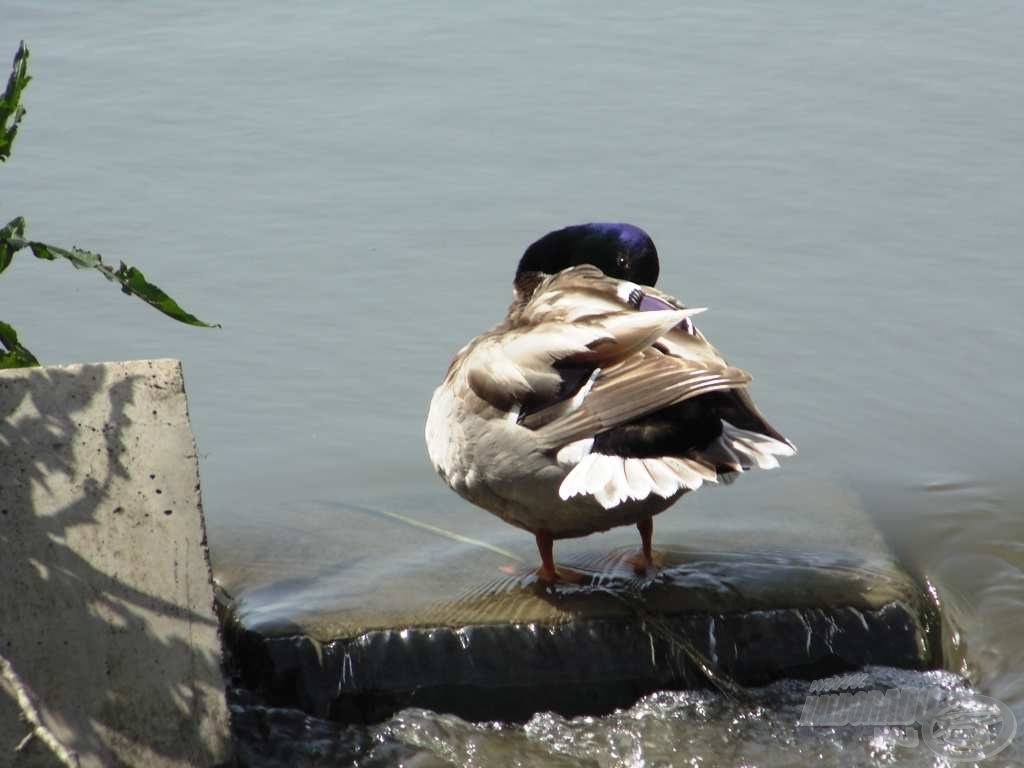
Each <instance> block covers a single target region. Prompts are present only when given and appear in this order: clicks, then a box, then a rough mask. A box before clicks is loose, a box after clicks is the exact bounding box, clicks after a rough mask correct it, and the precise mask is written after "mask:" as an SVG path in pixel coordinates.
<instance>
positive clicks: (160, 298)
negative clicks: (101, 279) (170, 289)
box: [114, 261, 220, 328]
mask: <svg viewBox="0 0 1024 768" xmlns="http://www.w3.org/2000/svg"><path fill="white" fill-rule="evenodd" d="M114 274H115V275H116V277H117V279H118V280H119V281H120V282H121V290H123V291H124V292H125V293H132V294H135V295H136V296H138V297H139V298H140V299H142V300H143V301H144V302H146V303H147V304H149V305H150V306H151V307H156V309H157V310H159V311H160V312H163V313H164V314H165V315H167V316H168V317H172V318H174V319H175V320H177V321H178V322H179V323H187V324H188V325H198V326H200V327H201V328H220V326H219V325H217V324H216V323H204V322H203V321H202V320H200V319H199V318H198V317H196V316H195V315H193V314H190V313H188V312H186V311H185V310H184V309H182V308H181V307H180V306H178V302H176V301H175V300H174V299H172V298H171V297H170V296H168V295H167V294H166V293H164V292H163V291H161V290H160V289H159V288H157V287H156V286H155V285H153V284H152V283H150V282H149V281H147V280H146V276H145V275H144V274H142V272H140V271H139V270H137V269H136V268H135V267H129V266H128V265H127V264H125V263H124V262H123V261H122V262H121V266H120V267H119V268H118V270H117V272H116V273H114Z"/></svg>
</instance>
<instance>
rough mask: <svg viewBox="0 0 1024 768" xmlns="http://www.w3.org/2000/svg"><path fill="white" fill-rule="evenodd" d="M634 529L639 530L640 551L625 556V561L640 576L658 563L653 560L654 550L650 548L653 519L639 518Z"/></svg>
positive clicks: (652, 537) (652, 535) (652, 538)
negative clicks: (636, 553)
mask: <svg viewBox="0 0 1024 768" xmlns="http://www.w3.org/2000/svg"><path fill="white" fill-rule="evenodd" d="M636 529H637V530H638V531H640V546H641V551H640V554H638V555H633V556H631V557H628V558H626V562H627V563H629V564H630V565H632V566H633V571H634V572H635V573H636V574H637V575H638V576H642V575H643V574H645V573H647V571H648V569H649V568H652V567H656V566H657V565H658V564H659V563H658V562H656V561H655V559H654V550H653V549H652V548H651V544H652V542H653V541H654V520H652V519H651V518H649V517H648V518H647V519H645V520H641V521H640V522H639V523H637V524H636Z"/></svg>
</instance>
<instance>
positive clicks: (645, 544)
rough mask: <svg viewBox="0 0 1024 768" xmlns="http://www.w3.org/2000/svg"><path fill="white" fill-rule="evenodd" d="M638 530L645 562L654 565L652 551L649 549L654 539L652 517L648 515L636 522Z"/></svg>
mask: <svg viewBox="0 0 1024 768" xmlns="http://www.w3.org/2000/svg"><path fill="white" fill-rule="evenodd" d="M636 529H637V530H638V531H640V546H641V547H642V548H643V552H644V561H645V564H646V565H648V566H650V565H654V553H653V552H652V550H651V543H652V542H653V541H654V518H653V517H648V518H646V519H644V520H641V521H640V522H639V523H637V524H636Z"/></svg>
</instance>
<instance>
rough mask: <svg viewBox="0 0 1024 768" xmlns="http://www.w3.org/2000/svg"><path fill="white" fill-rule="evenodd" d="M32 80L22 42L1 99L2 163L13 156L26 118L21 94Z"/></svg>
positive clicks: (15, 55)
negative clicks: (19, 126) (22, 121)
mask: <svg viewBox="0 0 1024 768" xmlns="http://www.w3.org/2000/svg"><path fill="white" fill-rule="evenodd" d="M31 79H32V78H31V77H30V76H29V74H28V47H26V45H25V41H24V40H22V42H21V45H19V46H18V52H17V53H15V54H14V65H13V66H12V68H11V76H10V77H9V78H8V79H7V87H6V88H5V89H4V94H3V97H0V162H2V161H5V160H7V158H8V157H10V156H11V147H12V146H13V145H14V137H15V136H17V135H18V123H20V122H21V118H23V117H24V116H25V107H23V106H22V105H21V92H22V91H24V90H25V86H27V85H28V83H29V81H30V80H31Z"/></svg>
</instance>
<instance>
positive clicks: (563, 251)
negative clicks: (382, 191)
mask: <svg viewBox="0 0 1024 768" xmlns="http://www.w3.org/2000/svg"><path fill="white" fill-rule="evenodd" d="M658 271H659V262H658V252H657V249H656V248H655V246H654V242H653V241H652V240H651V238H650V237H649V236H648V235H647V233H646V232H644V231H643V230H642V229H640V228H639V227H635V226H632V225H630V224H605V223H593V224H581V225H577V226H571V227H566V228H565V229H560V230H557V231H555V232H551V233H549V234H548V235H545V236H544V237H542V238H541V239H540V240H537V241H536V242H535V243H533V244H532V245H530V247H529V248H527V249H526V252H525V253H524V254H523V256H522V258H521V259H520V261H519V266H518V269H517V270H516V275H515V282H514V289H513V300H512V304H511V306H510V307H509V309H508V314H507V315H506V316H505V319H504V320H502V321H501V323H499V324H498V325H497V326H496V327H495V328H494V329H492V330H490V331H487V332H486V333H483V334H481V335H480V336H478V337H477V338H475V339H474V340H473V341H471V342H470V343H469V344H467V345H466V346H465V347H463V348H462V349H461V350H460V351H459V353H458V354H457V355H456V356H455V359H454V360H453V361H452V363H451V366H450V367H449V368H448V372H447V374H446V375H445V377H444V380H443V381H442V382H441V385H440V386H439V387H438V388H437V389H436V390H435V392H434V395H433V398H432V399H431V402H430V410H429V413H428V415H427V423H426V441H427V452H428V454H429V456H430V461H431V462H432V464H433V465H434V468H435V469H436V470H437V472H438V473H439V474H440V476H441V477H442V478H443V479H444V481H445V482H446V483H447V484H448V485H449V486H450V487H451V488H452V489H453V490H454V491H455V492H456V493H458V494H459V495H460V496H462V497H463V498H465V499H467V500H469V501H470V502H472V503H473V504H476V505H478V506H480V507H482V508H484V509H486V510H487V511H489V512H492V513H493V514H495V515H497V516H498V517H500V518H501V519H502V520H505V521H506V522H508V523H511V524H512V525H515V526H518V527H520V528H523V529H525V530H527V531H529V532H531V533H532V534H533V535H534V536H535V537H536V542H537V548H538V550H539V552H540V559H541V567H540V569H539V570H538V572H537V575H538V577H539V578H540V579H541V580H542V581H545V582H554V581H556V580H558V579H559V578H560V575H559V572H558V571H557V570H556V569H555V562H554V557H553V542H554V541H555V540H556V539H563V538H572V537H577V536H586V535H588V534H591V533H595V532H598V531H606V530H608V529H610V528H613V527H616V526H623V525H636V526H637V528H638V529H639V532H640V538H641V552H640V554H639V556H638V558H637V560H636V565H637V567H638V569H647V568H649V567H652V566H653V564H654V555H653V552H652V548H651V547H652V539H653V530H654V526H653V522H652V518H653V516H654V515H656V514H658V513H660V512H663V511H664V510H665V509H667V508H668V507H670V506H671V505H672V504H673V503H674V502H675V501H676V500H677V499H678V498H679V497H680V496H682V495H683V494H685V493H688V492H690V491H695V490H697V489H698V488H700V487H701V486H702V485H704V484H705V483H718V482H722V481H729V480H731V479H732V478H734V477H735V476H736V475H737V474H738V473H740V472H744V471H746V470H748V469H751V468H753V467H759V468H762V469H771V468H773V467H777V466H778V460H777V457H779V456H790V455H792V454H793V453H794V452H795V449H794V446H793V444H792V443H790V442H789V441H788V440H787V439H786V438H784V437H783V436H782V435H781V434H779V433H778V432H777V431H776V430H775V429H773V428H772V427H771V426H770V425H769V424H768V422H767V421H765V419H764V418H763V417H762V416H761V414H760V413H759V412H758V410H757V407H756V406H755V405H754V403H753V401H752V400H751V398H750V396H749V394H748V393H747V385H748V384H749V383H750V376H749V375H748V374H747V373H746V372H745V371H742V370H740V369H739V368H735V367H733V366H731V365H729V364H728V363H726V362H725V360H724V359H722V357H721V356H720V355H719V354H718V351H717V350H716V349H715V348H714V347H713V346H711V344H709V343H708V341H707V339H705V338H704V335H703V334H702V333H701V332H700V331H699V330H697V327H696V326H695V325H694V323H693V318H694V316H695V315H697V314H699V313H700V312H702V311H704V310H703V309H692V308H687V307H685V306H683V304H682V303H680V302H679V301H678V300H677V299H675V298H673V297H672V296H669V295H668V294H666V293H662V292H661V291H658V290H657V289H655V288H654V284H655V282H656V281H657V279H658Z"/></svg>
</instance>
